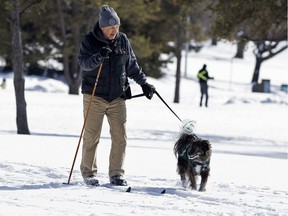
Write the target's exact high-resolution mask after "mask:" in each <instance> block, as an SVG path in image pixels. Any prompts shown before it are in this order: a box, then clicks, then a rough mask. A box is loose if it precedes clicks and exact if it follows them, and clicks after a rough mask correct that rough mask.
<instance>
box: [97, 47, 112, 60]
mask: <svg viewBox="0 0 288 216" xmlns="http://www.w3.org/2000/svg"><path fill="white" fill-rule="evenodd" d="M111 52H112V50H111V49H110V48H108V47H102V48H101V49H100V51H99V53H98V54H96V60H97V61H99V62H100V61H102V60H104V59H108V58H109V54H110V53H111Z"/></svg>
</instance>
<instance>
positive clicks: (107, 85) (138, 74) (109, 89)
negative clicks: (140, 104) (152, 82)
mask: <svg viewBox="0 0 288 216" xmlns="http://www.w3.org/2000/svg"><path fill="white" fill-rule="evenodd" d="M104 46H106V47H109V48H110V49H111V50H112V52H111V53H110V54H109V59H105V60H104V62H103V66H102V70H101V72H100V77H99V80H98V83H97V88H96V92H95V96H98V97H101V98H103V99H105V100H106V101H108V102H111V101H112V100H114V99H116V98H118V97H123V98H125V92H127V91H128V90H130V87H129V83H128V77H129V78H131V79H133V80H134V81H135V82H136V83H137V84H139V85H143V84H145V83H146V76H145V74H144V73H143V72H142V69H141V68H140V67H139V65H138V63H137V59H136V56H135V54H134V52H133V50H132V47H131V45H130V42H129V40H128V38H127V36H126V35H125V34H124V33H122V32H119V33H118V35H117V36H116V38H115V39H114V40H113V41H108V40H106V39H105V38H104V35H103V33H102V31H101V29H100V28H99V23H96V25H95V26H94V27H93V30H92V31H91V32H89V33H87V34H86V35H85V36H84V38H83V40H82V43H81V47H80V53H79V56H78V61H79V65H80V67H81V69H82V71H83V81H82V93H83V94H92V91H93V87H94V84H95V81H96V76H97V73H98V69H99V66H100V63H101V62H99V60H98V58H96V55H97V54H98V53H99V51H100V49H101V48H102V47H104Z"/></svg>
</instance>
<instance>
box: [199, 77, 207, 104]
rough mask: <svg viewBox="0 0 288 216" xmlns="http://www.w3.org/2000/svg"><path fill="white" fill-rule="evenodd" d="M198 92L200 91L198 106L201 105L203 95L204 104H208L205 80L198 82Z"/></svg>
mask: <svg viewBox="0 0 288 216" xmlns="http://www.w3.org/2000/svg"><path fill="white" fill-rule="evenodd" d="M200 92H201V97H200V106H202V100H203V96H205V106H206V107H207V106H208V98H209V96H208V85H207V82H200Z"/></svg>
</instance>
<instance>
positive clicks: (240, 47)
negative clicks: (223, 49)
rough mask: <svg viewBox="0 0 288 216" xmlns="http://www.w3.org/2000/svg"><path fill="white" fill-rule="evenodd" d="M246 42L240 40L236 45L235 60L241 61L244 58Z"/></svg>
mask: <svg viewBox="0 0 288 216" xmlns="http://www.w3.org/2000/svg"><path fill="white" fill-rule="evenodd" d="M245 45H246V41H244V40H240V41H239V42H238V43H237V53H236V55H235V58H240V59H243V57H244V49H245Z"/></svg>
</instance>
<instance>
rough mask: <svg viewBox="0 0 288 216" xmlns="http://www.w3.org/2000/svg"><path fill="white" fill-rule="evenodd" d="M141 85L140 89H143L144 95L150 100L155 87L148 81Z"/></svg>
mask: <svg viewBox="0 0 288 216" xmlns="http://www.w3.org/2000/svg"><path fill="white" fill-rule="evenodd" d="M141 87H142V91H143V93H144V95H145V96H146V97H147V98H148V99H149V100H151V99H152V97H153V94H154V92H155V91H156V89H155V87H154V86H153V85H151V84H149V83H145V84H143V85H141Z"/></svg>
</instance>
